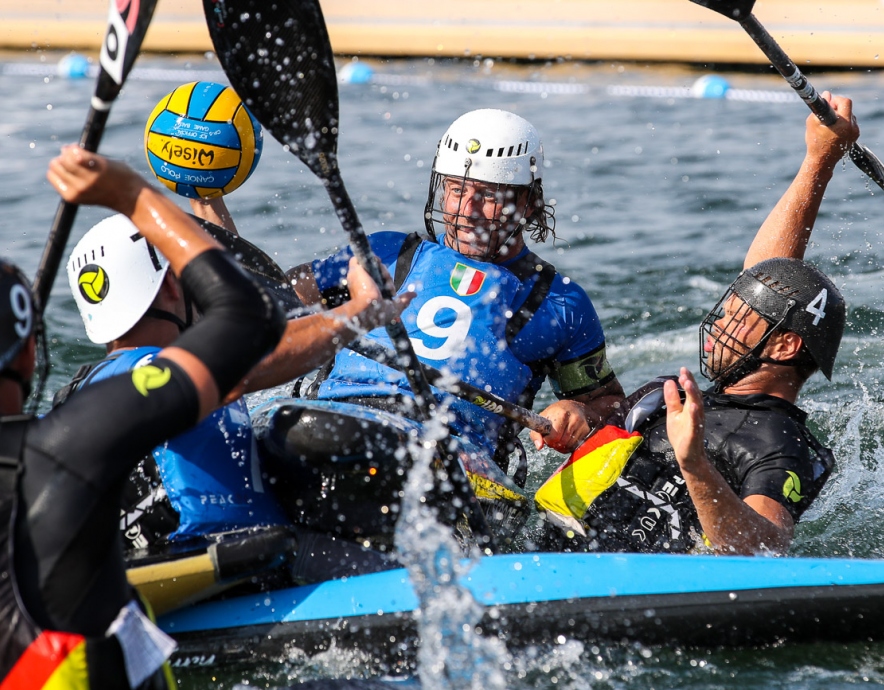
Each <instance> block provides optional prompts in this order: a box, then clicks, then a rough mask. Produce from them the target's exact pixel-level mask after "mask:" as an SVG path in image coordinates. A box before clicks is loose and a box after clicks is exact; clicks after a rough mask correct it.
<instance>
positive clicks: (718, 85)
mask: <svg viewBox="0 0 884 690" xmlns="http://www.w3.org/2000/svg"><path fill="white" fill-rule="evenodd" d="M0 74H3V75H6V76H25V77H34V76H39V77H61V78H68V79H76V78H84V77H87V78H94V77H96V76H97V75H98V65H96V64H93V63H91V62H90V61H89V60H88V59H87V58H85V57H84V56H82V55H78V54H76V53H72V54H70V55H66V56H65V57H63V58H62V59H61V60H60V61H59V62H58V63H55V64H51V63H44V62H41V63H22V62H10V63H4V64H2V65H0ZM129 79H132V80H135V81H169V82H178V83H185V82H192V81H215V82H224V83H226V81H227V78H226V76H225V74H224V72H223V71H222V70H220V69H170V68H162V67H135V68H134V69H133V70H132V72H131V74H130V75H129ZM338 81H339V82H341V83H342V84H375V85H379V86H419V85H428V84H430V83H432V81H433V80H432V79H431V78H430V77H427V76H415V75H407V74H383V73H378V72H376V71H375V70H374V69H372V68H371V67H370V66H369V65H367V64H366V63H364V62H349V63H347V64H345V65H344V66H343V67H342V68H341V69H340V70H339V72H338ZM465 83H466V84H472V85H481V86H484V87H488V86H489V85H490V86H491V88H492V89H494V90H495V91H500V92H503V93H525V94H539V95H556V96H562V95H580V94H587V93H593V92H599V91H603V92H604V93H605V94H606V95H608V96H619V97H626V98H666V99H683V98H706V99H726V100H733V101H750V102H757V103H792V102H794V101H798V100H800V98H799V97H798V95H797V94H796V93H795V92H793V91H791V90H783V91H775V90H763V89H735V88H732V87H731V86H730V84H729V83H728V82H727V80H726V79H724V78H723V77H721V76H719V75H715V74H707V75H704V76H702V77H700V78H699V79H697V80H696V81H695V82H694V83H693V84H692V85H691V86H644V85H616V84H613V85H609V86H606V87H604V88H603V89H601V88H600V87H595V86H590V85H588V84H580V83H575V82H539V81H520V80H513V79H506V80H497V81H492V82H491V83H490V84H489V82H488V81H487V80H483V79H467V80H465Z"/></svg>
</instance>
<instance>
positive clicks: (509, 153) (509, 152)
mask: <svg viewBox="0 0 884 690" xmlns="http://www.w3.org/2000/svg"><path fill="white" fill-rule="evenodd" d="M506 155H507V158H509V157H510V156H512V155H513V147H512V146H510V150H509V151H507V152H506Z"/></svg>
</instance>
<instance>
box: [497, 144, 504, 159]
mask: <svg viewBox="0 0 884 690" xmlns="http://www.w3.org/2000/svg"><path fill="white" fill-rule="evenodd" d="M497 157H498V158H503V146H501V147H500V148H499V149H497Z"/></svg>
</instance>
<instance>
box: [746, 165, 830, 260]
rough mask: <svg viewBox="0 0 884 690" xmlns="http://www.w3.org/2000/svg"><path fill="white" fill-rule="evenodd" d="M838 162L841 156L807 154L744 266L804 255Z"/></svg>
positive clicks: (752, 247) (760, 232) (799, 257)
mask: <svg viewBox="0 0 884 690" xmlns="http://www.w3.org/2000/svg"><path fill="white" fill-rule="evenodd" d="M836 163H837V159H836V160H834V161H833V160H830V159H819V158H814V157H812V156H807V157H805V159H804V162H803V163H802V165H801V169H800V170H799V172H798V175H796V177H795V179H794V180H793V181H792V184H791V185H789V188H788V189H787V190H786V193H785V194H783V196H782V197H781V198H780V200H779V201H778V202H777V205H776V206H774V208H773V210H772V211H771V212H770V214H769V215H768V216H767V218H766V219H765V221H764V223H763V224H762V226H761V228H760V229H759V230H758V233H757V234H756V235H755V239H754V240H753V241H752V245H751V246H750V247H749V251H748V252H747V254H746V259H745V261H744V263H743V267H744V268H748V267H749V266H754V265H755V264H757V263H758V262H759V261H764V260H765V259H771V258H776V257H788V258H794V259H803V258H804V252H805V250H806V249H807V244H808V242H809V241H810V235H811V232H812V231H813V226H814V223H815V222H816V218H817V214H818V213H819V210H820V204H821V203H822V200H823V194H824V193H825V191H826V186H827V185H828V183H829V180H831V179H832V174H833V172H834V169H835V164H836Z"/></svg>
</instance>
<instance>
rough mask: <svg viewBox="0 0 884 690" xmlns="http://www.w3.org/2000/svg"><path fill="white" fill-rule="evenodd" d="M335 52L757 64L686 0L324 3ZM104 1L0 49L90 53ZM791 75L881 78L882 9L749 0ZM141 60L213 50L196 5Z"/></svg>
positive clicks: (74, 1)
mask: <svg viewBox="0 0 884 690" xmlns="http://www.w3.org/2000/svg"><path fill="white" fill-rule="evenodd" d="M322 7H323V12H324V13H325V17H326V21H327V24H328V28H329V35H330V36H331V41H332V46H333V48H334V49H335V52H337V53H339V54H346V55H383V56H445V57H451V56H464V55H473V56H476V55H483V56H491V57H515V58H529V59H549V58H556V57H566V58H572V59H580V60H637V61H672V62H693V63H719V64H724V63H735V64H740V63H754V64H762V63H764V62H765V58H764V56H763V55H761V53H760V52H759V50H758V48H757V47H756V46H755V44H754V43H752V41H751V40H750V39H749V38H748V37H747V36H746V35H745V33H744V32H743V31H742V29H741V28H740V27H739V25H738V24H736V23H735V22H733V21H729V20H728V19H725V18H724V17H722V16H720V15H718V14H716V13H714V12H712V11H710V10H707V9H704V8H702V7H698V6H697V5H694V4H693V3H691V2H689V1H688V0H446V2H445V3H444V7H445V9H444V11H443V10H442V9H441V8H442V5H440V4H438V3H433V4H430V3H429V2H427V1H426V0H324V1H323V2H322ZM106 15H107V3H106V2H105V1H104V0H28V1H27V2H22V0H0V48H7V49H16V50H44V49H58V50H81V51H96V50H97V49H98V47H99V46H100V44H101V40H102V38H103V35H104V31H105V26H106ZM755 15H756V17H758V19H759V20H760V21H761V22H762V24H764V26H765V27H766V28H767V29H768V31H770V33H771V34H773V35H774V37H775V38H776V39H777V40H778V41H779V42H780V43H781V44H782V46H783V48H784V49H785V50H786V52H787V53H789V54H790V55H791V56H792V57H793V59H795V61H796V62H798V64H799V65H807V64H810V65H813V66H816V67H823V66H857V67H873V68H876V67H881V64H882V60H879V53H880V52H882V51H884V2H881V1H880V0H825V1H822V0H817V1H816V2H809V1H807V0H759V2H758V4H757V5H756V6H755ZM144 49H145V50H148V51H156V52H169V53H188V52H204V51H207V50H211V49H212V44H211V41H210V39H209V35H208V32H207V30H206V27H205V23H204V19H203V16H202V3H201V2H199V0H159V4H158V7H157V11H156V15H155V17H154V20H153V22H152V24H151V27H150V29H149V30H148V34H147V38H146V40H145V43H144Z"/></svg>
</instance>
